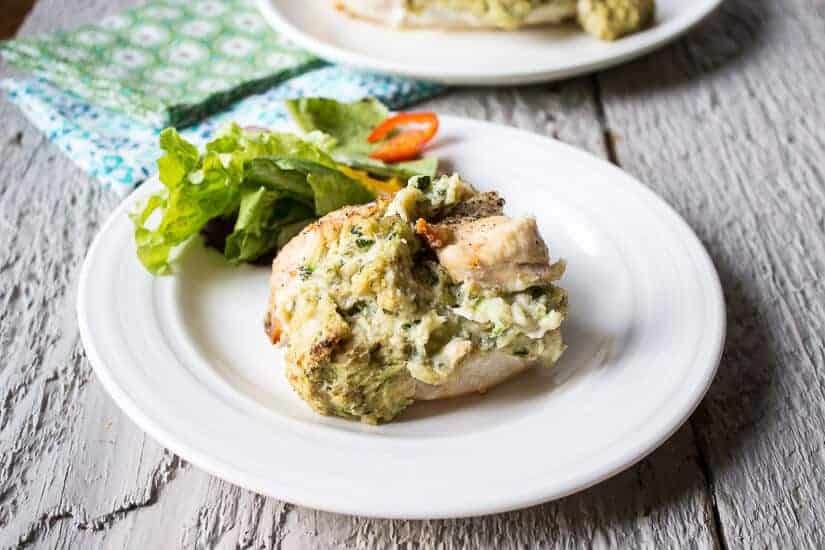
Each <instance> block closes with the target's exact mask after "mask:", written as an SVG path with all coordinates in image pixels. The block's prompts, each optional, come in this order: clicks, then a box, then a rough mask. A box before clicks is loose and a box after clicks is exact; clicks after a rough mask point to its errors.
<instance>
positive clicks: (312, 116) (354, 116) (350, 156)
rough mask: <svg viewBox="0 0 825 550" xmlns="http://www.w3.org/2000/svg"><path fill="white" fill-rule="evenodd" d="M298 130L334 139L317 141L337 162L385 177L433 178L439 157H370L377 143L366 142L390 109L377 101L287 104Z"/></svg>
mask: <svg viewBox="0 0 825 550" xmlns="http://www.w3.org/2000/svg"><path fill="white" fill-rule="evenodd" d="M285 103H286V108H287V110H288V111H289V113H290V115H291V116H292V118H293V120H294V121H295V123H296V124H297V125H298V127H300V128H301V130H303V131H304V132H322V133H323V134H325V135H327V136H329V137H330V138H331V139H327V140H317V142H318V143H319V144H321V146H322V147H323V148H324V149H325V150H326V151H327V152H329V154H330V155H331V156H332V157H333V158H334V159H335V160H336V161H338V162H340V163H342V164H346V165H347V166H351V167H353V168H356V169H359V170H364V171H366V172H369V173H371V174H374V175H377V176H382V177H387V178H390V177H399V178H401V179H404V180H407V179H409V178H411V177H413V176H419V175H424V176H430V177H434V176H435V173H436V170H437V168H438V159H437V158H436V157H423V158H421V159H419V160H414V161H408V162H397V163H392V164H388V163H385V162H382V161H380V160H376V159H372V158H370V156H369V155H370V153H372V152H373V151H374V150H375V148H376V147H378V144H374V143H369V142H367V136H369V134H370V132H372V129H373V128H375V127H376V126H378V124H380V123H381V122H382V121H383V120H384V119H385V118H387V116H388V115H389V109H387V107H386V106H385V105H384V104H383V103H381V102H380V101H378V100H377V99H374V98H371V97H370V98H365V99H361V100H358V101H353V102H351V103H343V102H340V101H335V100H334V99H327V98H323V97H305V98H301V99H291V100H288V101H286V102H285Z"/></svg>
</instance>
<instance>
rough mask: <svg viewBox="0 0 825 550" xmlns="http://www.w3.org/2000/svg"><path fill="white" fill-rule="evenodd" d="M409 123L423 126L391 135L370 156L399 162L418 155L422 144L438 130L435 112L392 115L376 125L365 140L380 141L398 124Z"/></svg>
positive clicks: (422, 146)
mask: <svg viewBox="0 0 825 550" xmlns="http://www.w3.org/2000/svg"><path fill="white" fill-rule="evenodd" d="M409 124H416V125H422V126H424V127H423V128H416V129H413V130H406V131H404V132H401V133H399V134H398V135H396V136H393V137H391V138H390V139H389V140H387V142H386V143H383V144H381V145H380V146H379V147H378V148H377V149H376V150H375V151H373V152H372V154H370V157H371V158H374V159H377V160H383V161H384V162H401V161H404V160H412V159H414V158H416V157H418V155H419V154H420V153H421V150H422V149H423V148H424V145H426V144H427V142H429V141H430V140H431V139H433V136H435V134H436V132H437V131H438V116H437V115H436V114H435V113H431V112H422V113H400V114H397V115H393V116H391V117H389V118H387V119H386V120H384V121H383V122H382V123H381V124H379V125H378V126H376V127H375V129H374V130H373V131H372V132H371V133H370V135H369V136H367V141H368V142H370V143H376V142H378V141H381V140H382V139H384V138H386V137H387V135H389V133H390V132H392V131H393V130H395V129H397V128H398V127H399V126H406V125H409Z"/></svg>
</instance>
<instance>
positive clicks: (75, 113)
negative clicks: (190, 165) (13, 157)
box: [0, 66, 443, 194]
mask: <svg viewBox="0 0 825 550" xmlns="http://www.w3.org/2000/svg"><path fill="white" fill-rule="evenodd" d="M0 88H3V89H5V90H6V93H7V95H8V97H9V98H10V99H11V100H12V101H13V102H14V103H16V104H17V105H18V106H19V107H20V108H21V109H22V111H23V112H24V113H25V114H26V116H27V117H28V118H29V119H30V120H31V121H32V123H33V124H34V125H35V126H37V127H38V128H40V129H41V130H42V131H43V132H44V133H45V134H46V135H47V136H48V138H49V139H50V140H51V141H53V142H54V143H55V144H56V145H57V146H58V147H59V148H60V149H61V150H62V151H63V152H64V153H65V154H66V155H67V156H69V157H70V158H71V159H72V160H73V161H74V162H75V163H76V164H77V165H78V166H80V167H81V168H82V169H83V170H85V171H86V172H88V173H89V174H90V175H91V176H93V177H95V178H96V179H98V180H99V181H101V182H102V183H103V185H104V186H106V187H109V188H111V189H113V190H115V191H117V192H119V193H123V194H125V193H127V192H128V191H130V190H131V189H133V188H134V187H135V186H136V185H137V184H139V183H140V182H142V181H143V180H145V179H146V178H147V177H149V176H150V175H151V174H153V173H154V172H156V170H157V169H156V165H155V162H156V160H157V158H158V156H159V155H160V149H159V148H158V145H157V143H158V133H159V132H158V129H157V128H155V127H153V126H149V125H146V124H143V123H141V122H138V121H135V120H133V119H132V118H130V117H128V116H126V115H124V114H122V113H120V112H117V111H113V110H110V109H106V108H104V107H98V106H95V105H93V104H91V103H89V102H87V101H86V100H85V99H83V98H81V97H79V96H76V95H73V94H70V93H67V92H65V91H63V90H62V89H60V88H58V87H56V86H54V85H53V84H51V83H49V82H48V81H46V80H44V79H42V78H28V79H6V80H3V81H0ZM442 90H443V87H442V86H440V85H437V84H432V83H427V82H420V81H415V80H408V79H403V78H396V77H392V76H387V75H380V74H374V73H365V72H360V71H356V70H354V69H347V68H343V67H338V66H326V67H323V68H320V69H316V70H313V71H310V72H307V73H305V74H303V75H301V76H298V77H295V78H292V79H290V80H288V81H286V82H283V83H281V84H278V85H276V86H274V87H272V88H270V89H269V90H267V91H266V92H264V93H262V94H257V95H252V96H250V97H247V98H245V99H244V100H242V101H239V102H237V103H235V104H234V105H232V106H231V107H230V108H228V109H227V110H225V111H222V112H220V113H217V114H215V115H213V116H211V117H208V118H206V119H204V120H203V121H201V122H200V123H198V124H196V125H193V126H190V127H189V128H186V129H185V130H183V131H182V132H181V134H182V135H183V136H184V137H185V138H186V139H187V140H190V141H192V142H194V143H197V144H202V143H204V142H206V141H209V140H210V139H211V138H212V137H213V136H214V135H215V132H216V131H217V130H218V129H219V128H220V127H221V126H223V125H224V124H226V123H227V122H229V121H235V122H237V123H238V124H240V125H242V126H244V125H251V126H265V127H278V126H283V125H284V124H285V123H286V122H287V120H288V115H287V112H286V109H285V108H284V105H283V101H284V99H290V98H297V97H306V96H325V97H332V98H335V99H339V100H342V101H351V100H355V99H360V98H362V97H366V96H373V97H376V98H378V99H379V100H381V101H383V102H384V103H386V104H387V105H388V106H389V107H390V108H393V109H400V108H402V107H405V106H407V105H409V104H411V103H415V102H417V101H421V100H423V99H426V98H428V97H431V96H433V95H435V94H437V93H439V92H441V91H442Z"/></svg>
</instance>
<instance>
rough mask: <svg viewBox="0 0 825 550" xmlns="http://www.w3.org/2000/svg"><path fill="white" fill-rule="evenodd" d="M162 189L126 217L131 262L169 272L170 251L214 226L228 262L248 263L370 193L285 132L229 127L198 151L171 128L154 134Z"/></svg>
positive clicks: (369, 197) (323, 154) (319, 152)
mask: <svg viewBox="0 0 825 550" xmlns="http://www.w3.org/2000/svg"><path fill="white" fill-rule="evenodd" d="M160 146H161V149H162V150H163V151H164V154H163V156H162V157H161V158H160V159H159V160H158V170H159V173H160V174H159V175H160V180H161V182H162V183H163V185H164V189H163V190H161V191H160V192H158V193H156V194H155V195H152V196H151V197H150V198H149V199H148V201H147V203H146V204H145V205H144V207H143V208H142V209H141V210H140V211H138V212H135V213H134V214H132V220H133V222H134V224H135V243H136V244H137V249H138V250H137V253H138V258H139V259H140V261H141V262H142V263H143V265H144V266H145V267H146V269H148V270H149V271H150V272H152V273H154V274H158V275H164V274H168V273H171V271H172V265H171V261H172V259H173V256H174V253H175V250H176V249H177V247H178V246H180V245H182V244H184V243H185V242H186V241H187V240H189V239H190V238H191V237H192V236H193V235H196V234H197V233H199V232H200V231H201V230H203V229H204V227H206V225H207V224H208V223H209V222H215V223H216V225H218V226H220V227H228V226H229V224H231V223H232V220H234V224H233V225H232V231H231V232H230V233H229V234H228V235H226V234H225V235H226V236H225V239H221V240H223V242H225V246H224V255H225V256H226V258H227V259H228V260H229V261H231V262H242V261H252V260H255V259H256V258H258V257H260V256H262V255H265V254H268V253H271V252H273V250H275V249H276V248H278V247H280V246H283V245H284V244H285V243H286V242H287V241H288V240H289V238H291V237H292V236H294V235H295V234H296V233H297V231H300V228H301V227H303V226H304V225H306V224H307V223H309V222H311V221H312V220H314V219H315V218H316V217H317V216H319V215H322V214H325V213H326V212H329V211H330V210H334V209H336V208H339V207H341V206H344V205H347V204H358V203H363V202H368V201H370V200H372V199H373V198H374V195H373V194H372V192H370V191H369V190H368V189H366V188H365V187H364V186H362V185H361V184H360V183H359V182H357V181H355V180H353V179H351V178H349V177H348V176H346V175H345V174H343V173H341V172H339V171H338V169H337V166H338V164H337V163H336V161H335V160H333V159H332V157H330V156H329V154H327V153H326V152H325V151H323V150H321V149H320V148H319V147H318V146H317V145H315V144H313V143H310V142H307V141H304V140H302V139H301V138H299V137H297V136H295V135H292V134H285V133H276V132H266V131H247V130H242V129H241V128H240V127H238V126H237V125H232V126H229V127H228V128H227V129H226V130H225V131H224V132H223V133H222V134H221V135H220V136H218V137H217V138H216V139H215V140H213V141H211V142H209V143H208V144H207V145H206V147H205V152H204V153H203V154H201V153H199V152H198V149H197V148H196V147H195V146H194V145H192V144H190V143H189V142H187V141H186V140H184V139H183V138H182V137H180V135H179V134H178V133H177V132H176V131H175V130H174V129H166V130H164V131H163V132H162V133H161V136H160Z"/></svg>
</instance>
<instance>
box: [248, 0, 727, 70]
mask: <svg viewBox="0 0 825 550" xmlns="http://www.w3.org/2000/svg"><path fill="white" fill-rule="evenodd" d="M313 1H317V0H313ZM321 1H329V0H321ZM255 2H256V3H257V6H258V10H259V11H260V12H261V15H262V16H263V17H264V19H265V20H266V21H267V23H268V24H269V25H270V26H271V27H273V28H274V29H276V30H277V31H279V32H281V33H282V34H284V35H285V36H286V37H287V38H288V39H289V40H291V41H292V42H295V43H296V44H298V45H299V46H301V47H302V48H304V49H306V50H308V51H310V52H312V53H314V54H315V55H317V56H319V57H321V58H322V59H326V60H328V61H334V62H336V63H340V64H342V65H346V66H350V67H354V68H358V69H364V70H372V71H378V72H384V73H389V74H393V75H396V76H402V77H408V78H417V79H422V80H429V81H432V82H438V83H441V84H447V85H455V86H478V85H486V86H510V85H517V84H537V83H540V82H553V81H557V80H563V79H567V78H572V77H575V76H580V75H584V74H588V73H591V72H595V71H599V70H602V69H608V68H610V67H614V66H616V65H620V64H623V63H626V62H628V61H631V60H633V59H636V58H639V57H641V56H643V55H646V54H648V53H650V52H652V51H653V50H656V49H658V48H660V47H662V46H665V45H666V44H668V43H670V42H672V41H674V40H676V39H678V38H679V37H681V36H682V35H684V34H685V33H687V32H689V31H690V30H691V29H693V28H694V27H696V26H697V25H698V24H700V23H701V22H702V21H703V20H705V19H706V18H707V17H709V16H710V15H712V14H713V13H714V12H715V11H716V10H717V9H718V8H719V6H721V5H722V3H723V2H724V0H705V2H707V3H706V4H705V5H703V6H700V8H699V9H697V10H696V11H695V12H693V13H691V14H689V15H688V16H685V19H684V20H682V18H677V19H675V20H673V21H671V22H669V23H666V24H664V25H658V26H654V27H651V28H650V29H647V30H645V31H644V32H642V33H639V34H635V35H631V36H628V37H625V38H623V39H622V40H620V41H617V42H613V43H611V44H610V46H611V47H612V48H615V51H614V53H612V54H608V55H601V56H600V55H592V56H590V58H588V59H585V60H583V61H580V62H577V63H571V64H569V65H562V66H559V67H555V68H544V69H534V70H524V71H507V70H500V71H496V72H491V73H488V74H477V73H472V72H454V71H451V70H443V69H439V68H438V67H423V68H422V67H417V66H409V65H405V64H402V63H397V62H391V61H385V60H381V59H376V58H373V57H370V56H368V55H365V54H361V53H357V52H352V51H349V50H346V49H343V48H339V47H337V46H334V45H331V44H328V43H326V42H324V41H322V40H320V39H316V38H315V37H314V36H312V35H311V34H309V33H306V32H304V31H303V30H301V29H300V28H298V27H295V26H294V25H292V23H290V22H289V21H288V20H287V19H286V18H285V17H283V16H282V15H281V14H280V12H279V11H278V10H277V9H276V8H275V6H274V2H275V0H255Z"/></svg>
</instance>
